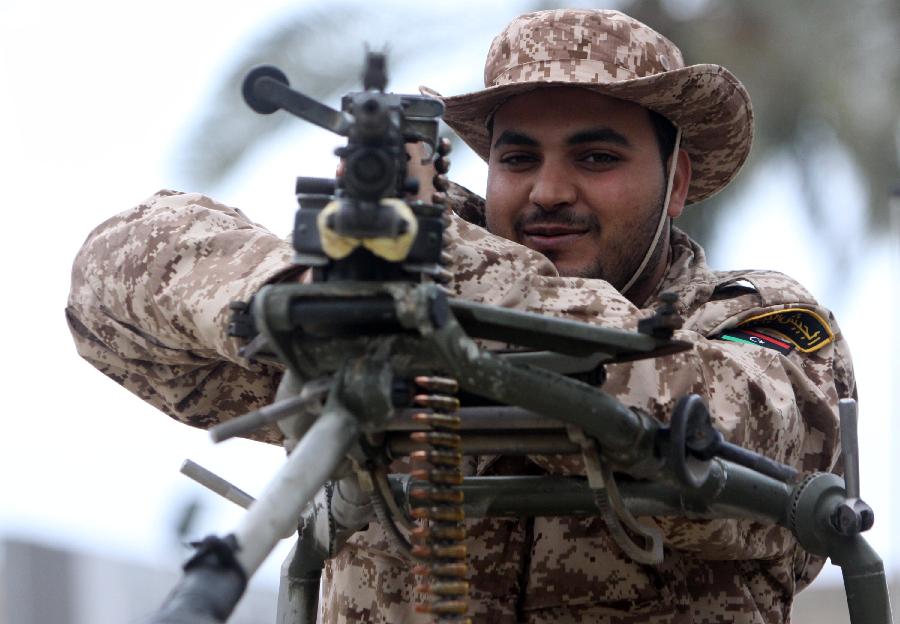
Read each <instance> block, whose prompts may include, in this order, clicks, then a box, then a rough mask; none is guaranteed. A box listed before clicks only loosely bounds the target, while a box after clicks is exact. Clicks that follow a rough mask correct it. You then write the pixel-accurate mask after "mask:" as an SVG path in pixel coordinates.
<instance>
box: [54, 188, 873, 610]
mask: <svg viewBox="0 0 900 624" xmlns="http://www.w3.org/2000/svg"><path fill="white" fill-rule="evenodd" d="M452 199H453V201H454V204H455V208H456V209H457V211H458V212H460V213H462V214H464V215H466V216H467V217H468V218H470V219H472V220H477V218H478V216H479V215H480V213H481V210H482V206H481V203H480V201H479V200H478V199H477V198H474V197H472V196H467V195H465V194H462V193H461V192H460V191H459V190H458V189H454V192H453V193H452ZM448 237H449V240H450V242H451V245H450V248H449V249H450V251H451V253H452V255H453V258H454V266H453V269H454V274H455V281H454V282H453V284H452V285H453V287H454V289H455V291H456V293H457V294H458V295H459V296H461V297H465V298H468V299H473V300H476V301H483V302H486V303H492V304H497V305H503V306H508V307H514V308H517V309H522V310H529V311H533V312H541V313H543V314H550V315H554V316H559V317H565V318H570V319H574V320H578V321H584V322H589V323H601V324H604V325H607V326H613V327H621V328H625V329H634V328H635V327H636V325H637V322H638V320H639V319H640V318H643V317H645V316H647V315H648V314H649V313H650V310H651V309H652V308H653V307H655V306H656V305H657V303H658V302H657V295H658V293H661V292H664V291H672V292H676V293H677V294H678V296H679V302H678V308H679V312H680V313H681V314H682V315H683V317H684V318H685V326H684V329H683V330H681V331H679V332H677V336H676V337H678V338H680V339H683V340H689V341H691V342H692V343H693V344H694V349H693V350H691V351H689V352H685V353H680V354H676V355H671V356H667V357H663V358H658V359H655V360H647V361H641V362H635V363H629V364H618V365H614V366H610V367H609V381H608V383H607V385H606V386H605V388H606V389H607V390H608V391H609V392H610V393H612V394H613V395H614V396H617V397H618V398H619V399H620V400H622V401H623V402H625V403H626V404H628V405H631V406H635V407H640V408H643V409H644V410H647V411H648V412H650V413H652V414H654V415H655V416H657V417H658V418H660V419H662V420H665V419H666V418H667V414H668V412H669V411H670V410H671V406H672V405H673V402H674V400H675V399H677V398H678V397H679V396H681V395H683V394H685V393H688V392H695V393H699V394H701V395H703V396H704V397H705V398H706V400H707V402H708V403H709V405H710V408H711V411H712V415H713V418H714V419H715V423H716V425H717V427H718V428H719V429H720V430H721V431H722V432H723V433H724V434H725V436H726V438H727V439H729V440H730V441H732V442H735V443H737V444H741V445H744V446H746V447H748V448H751V449H753V450H756V451H760V452H762V453H764V454H766V455H767V456H769V457H771V458H773V459H775V460H777V461H781V462H785V463H788V464H791V465H793V466H796V467H798V468H801V469H803V470H829V469H831V468H832V466H833V464H834V461H835V457H836V453H837V450H838V434H837V417H836V404H837V399H838V398H839V397H844V396H852V395H854V394H855V386H854V380H853V373H852V368H851V364H850V358H849V353H848V351H847V347H846V343H845V341H844V340H843V338H842V336H841V334H840V331H839V330H838V328H837V326H836V324H835V322H834V319H833V317H832V316H831V314H830V312H828V311H827V310H825V309H824V308H821V307H820V306H819V305H818V304H817V303H816V302H815V301H814V299H813V298H812V297H811V296H810V294H809V293H807V292H806V291H805V290H804V289H803V288H802V287H801V286H800V285H798V284H797V283H796V282H794V281H793V280H791V279H790V278H788V277H786V276H784V275H781V274H777V273H772V272H765V271H733V272H725V273H722V272H714V271H711V270H710V269H709V268H708V267H707V266H706V262H705V257H704V253H703V251H702V249H701V248H700V247H699V246H697V245H696V244H695V243H693V242H692V241H691V240H690V239H689V238H688V237H687V236H686V235H685V234H683V233H681V232H679V231H678V230H673V232H672V235H671V244H672V249H673V252H672V255H671V258H670V260H669V264H668V267H667V271H666V274H665V276H664V278H663V280H662V282H661V284H660V285H659V287H658V288H657V291H656V293H657V294H656V295H654V296H651V297H650V300H648V301H647V302H645V304H644V307H643V308H640V309H639V308H637V307H636V306H635V305H633V304H632V303H631V302H629V301H628V300H627V299H625V298H624V297H623V296H622V295H621V294H619V293H618V292H617V291H616V290H615V289H614V288H612V287H611V286H610V285H609V284H607V283H606V282H603V281H600V280H588V279H582V278H563V277H559V276H558V275H557V273H556V270H555V268H554V267H553V265H552V264H551V263H550V262H549V261H548V260H547V259H546V258H544V257H543V256H541V255H540V254H537V253H535V252H533V251H531V250H529V249H527V248H525V247H522V246H520V245H517V244H515V243H513V242H510V241H507V240H504V239H500V238H497V237H494V236H491V235H490V234H488V233H487V232H486V231H485V230H483V229H482V228H480V227H478V226H476V225H472V224H471V223H468V222H467V221H464V220H463V219H460V218H458V217H455V218H454V219H453V220H452V224H451V227H450V228H449V232H448ZM291 255H292V250H291V248H290V245H289V244H288V243H286V242H284V241H283V240H282V239H280V238H278V237H276V236H274V235H272V234H271V233H269V232H268V231H266V230H265V229H263V228H261V227H260V226H258V225H255V224H253V223H252V222H250V221H249V220H248V219H247V218H246V217H245V216H244V215H243V214H242V213H241V212H240V211H238V210H236V209H233V208H229V207H227V206H223V205H221V204H218V203H216V202H214V201H213V200H211V199H209V198H207V197H204V196H201V195H196V194H179V193H175V192H171V191H163V192H160V193H158V194H156V195H154V196H153V197H151V198H150V199H149V200H147V201H146V202H145V203H143V204H141V205H140V206H138V207H137V208H135V209H133V210H131V211H128V212H125V213H122V214H120V215H118V216H116V217H113V218H112V219H111V220H109V221H107V222H106V223H104V224H102V225H101V226H99V227H98V228H97V229H96V230H94V232H92V233H91V235H90V236H89V238H88V240H87V242H86V244H85V246H84V247H83V249H82V250H81V252H80V253H79V255H78V257H77V259H76V261H75V266H74V269H73V276H72V291H71V295H70V299H69V305H68V307H67V310H66V313H67V318H68V321H69V324H70V327H71V330H72V333H73V336H74V337H75V341H76V344H77V347H78V351H79V353H80V354H81V355H82V356H83V357H84V358H86V359H87V360H88V361H90V362H91V363H92V364H93V365H94V366H96V367H97V368H99V369H100V370H101V371H102V372H104V373H105V374H107V375H108V376H110V377H111V378H113V379H115V380H116V381H117V382H118V383H120V384H122V385H123V386H125V387H126V388H128V389H129V390H131V391H132V392H134V393H135V394H137V395H138V396H140V397H141V398H143V399H145V400H146V401H148V402H150V403H152V404H153V405H155V406H156V407H158V408H160V409H161V410H163V411H164V412H166V413H168V414H169V415H171V416H173V417H174V418H177V419H178V420H180V421H182V422H185V423H187V424H190V425H194V426H199V427H208V426H210V425H211V424H213V423H216V422H219V421H222V420H225V419H228V418H232V417H234V416H236V415H239V414H242V413H244V412H247V411H249V410H251V409H254V408H258V407H261V406H262V405H263V404H265V403H267V402H269V401H271V399H272V397H273V394H274V390H275V387H276V384H277V380H278V377H279V370H278V369H277V368H275V367H273V366H268V365H263V364H250V363H247V362H245V361H243V360H241V359H240V358H239V357H238V356H237V349H238V347H239V346H240V345H239V344H238V343H237V341H235V340H234V339H230V338H228V337H227V336H226V334H225V327H226V322H227V317H228V309H227V306H228V302H229V301H231V300H234V299H246V298H248V297H249V296H250V295H251V294H253V293H254V292H255V291H256V290H258V289H259V287H260V286H261V285H263V284H264V283H267V282H271V281H275V280H280V279H290V278H292V277H295V276H296V272H297V270H296V269H294V268H292V267H290V264H289V262H290V257H291ZM789 309H802V310H809V311H811V312H813V313H816V314H817V315H818V316H819V317H820V318H822V319H823V320H824V321H826V322H827V324H828V325H829V326H830V330H831V335H829V336H827V337H824V338H823V340H822V344H821V345H820V348H817V349H815V350H812V351H810V352H809V353H801V352H800V351H799V350H798V349H794V350H792V351H791V352H790V353H789V354H786V355H785V354H782V353H779V352H777V351H775V350H772V349H768V348H764V347H760V346H755V345H749V344H742V343H735V342H729V341H725V340H718V339H714V338H713V337H714V336H717V335H718V334H719V333H720V332H721V331H722V330H723V329H726V328H730V327H735V326H737V325H739V324H741V323H745V322H746V321H747V320H748V319H754V318H757V317H760V316H761V315H764V314H766V313H770V312H776V311H779V310H789ZM761 331H765V328H761ZM262 438H263V439H265V440H266V441H269V442H277V441H278V439H279V438H278V435H277V432H275V431H268V432H267V433H265V434H264V435H263V436H262ZM536 459H537V460H538V462H539V463H541V464H542V465H543V466H544V467H546V468H552V469H553V470H562V471H577V470H578V469H579V466H578V465H577V464H574V465H568V464H566V463H565V462H563V461H562V460H561V459H560V458H536ZM523 462H524V460H523ZM485 468H486V469H487V470H489V471H492V472H494V473H504V472H506V473H520V472H523V471H531V472H534V471H535V470H537V467H536V465H535V464H533V463H527V464H525V463H523V464H518V463H517V462H512V461H506V460H503V459H501V460H499V461H498V462H496V463H494V464H492V465H490V466H485V465H484V462H482V466H481V469H485ZM655 521H656V522H657V523H658V524H659V525H660V526H661V527H662V528H663V530H664V533H665V535H666V558H665V561H664V563H663V564H662V565H660V566H656V567H652V566H644V565H638V564H635V563H633V562H631V561H630V560H628V559H627V558H625V557H624V556H623V555H622V554H621V553H620V552H619V550H618V548H617V547H616V546H615V544H614V543H613V542H612V541H611V540H610V538H609V535H608V533H607V532H606V530H605V528H604V527H603V524H602V522H601V521H600V520H599V518H589V519H579V518H534V519H527V520H521V521H514V520H482V521H472V522H470V523H469V524H470V532H471V539H470V543H471V553H472V567H473V568H474V570H475V571H474V574H473V578H472V579H471V580H472V581H473V584H474V586H475V589H474V591H473V594H472V611H473V615H474V618H475V620H476V621H488V620H490V621H493V622H495V623H501V622H515V621H526V622H548V623H549V622H610V623H619V622H632V621H641V622H647V621H651V622H723V621H735V622H784V621H786V620H787V619H788V618H789V613H790V604H791V599H792V596H793V594H794V593H795V591H796V590H797V589H799V587H801V586H802V585H803V584H805V583H806V582H807V581H808V580H809V578H810V576H811V575H813V574H814V573H815V572H816V571H817V570H818V567H819V566H820V565H821V561H813V560H812V558H811V557H809V556H808V555H807V554H806V553H805V552H803V551H802V550H801V549H800V548H799V547H798V546H797V545H796V542H795V541H794V540H793V538H792V537H791V536H790V534H789V533H788V532H787V531H786V530H784V529H780V528H777V527H772V526H768V525H763V524H760V523H757V522H752V521H721V520H716V521H697V520H690V521H689V520H686V519H671V518H668V519H656V520H655ZM409 570H410V564H409V563H408V562H406V561H404V560H403V559H402V558H401V557H400V556H398V554H397V553H395V552H393V550H392V548H391V547H390V546H389V544H388V542H387V540H386V539H385V538H384V535H383V533H382V532H381V530H380V528H379V527H378V526H377V524H376V523H373V524H372V525H371V528H370V529H369V530H368V531H366V532H363V533H359V534H357V535H356V536H354V537H353V538H352V539H351V541H350V542H349V543H348V544H347V546H346V547H345V548H344V549H343V550H342V551H341V553H340V554H339V555H338V556H337V557H336V558H335V559H334V560H333V561H331V562H330V563H329V565H328V567H327V569H326V581H327V584H326V587H325V589H324V600H323V603H324V616H325V621H327V622H343V621H376V622H405V621H421V619H420V618H421V616H415V615H414V614H413V613H412V609H411V607H410V603H411V602H413V601H415V600H417V598H416V596H415V595H414V593H413V592H412V590H411V589H410V588H411V587H412V586H414V584H415V583H414V581H413V579H412V576H411V574H410V572H409Z"/></svg>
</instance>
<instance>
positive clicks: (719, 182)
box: [441, 65, 753, 204]
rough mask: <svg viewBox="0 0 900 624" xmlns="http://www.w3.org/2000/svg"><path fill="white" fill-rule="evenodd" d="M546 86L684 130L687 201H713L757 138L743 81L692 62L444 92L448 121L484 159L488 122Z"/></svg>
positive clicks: (714, 67) (487, 147)
mask: <svg viewBox="0 0 900 624" xmlns="http://www.w3.org/2000/svg"><path fill="white" fill-rule="evenodd" d="M547 87H581V88H585V89H589V90H591V91H596V92H597V93H601V94H603V95H608V96H610V97H615V98H619V99H622V100H627V101H629V102H634V103H636V104H640V105H641V106H643V107H645V108H648V109H650V110H652V111H655V112H657V113H659V114H660V115H663V116H664V117H666V118H667V119H669V120H670V121H671V122H672V123H674V124H675V125H677V126H678V127H679V128H681V146H682V148H684V149H685V150H686V151H687V153H688V154H689V156H690V158H691V170H692V176H691V184H690V187H689V189H688V195H687V203H690V204H693V203H696V202H699V201H701V200H704V199H707V198H709V197H711V196H713V195H715V194H716V193H718V192H719V191H720V190H722V189H723V188H725V186H727V185H728V183H729V182H730V181H731V180H732V179H733V178H734V176H735V175H737V172H738V171H739V170H740V168H741V166H742V165H743V164H744V161H745V160H746V159H747V156H748V155H749V153H750V146H751V144H752V142H753V109H752V107H751V104H750V96H749V94H748V93H747V91H746V89H745V88H744V86H743V85H742V84H741V83H740V81H739V80H738V79H737V78H735V77H734V75H733V74H732V73H731V72H729V71H728V70H727V69H725V68H724V67H721V66H719V65H691V66H689V67H684V68H680V69H675V70H671V71H667V72H664V73H659V74H654V75H652V76H647V77H645V78H634V79H631V80H622V81H618V82H608V83H602V84H601V83H596V82H571V81H559V80H552V81H551V80H548V81H531V82H515V83H509V84H504V85H498V86H494V87H489V88H487V89H484V90H481V91H475V92H473V93H466V94H463V95H455V96H450V97H441V100H442V101H443V102H444V106H445V107H446V109H445V111H444V117H443V118H444V121H445V122H447V125H449V126H450V127H451V128H452V129H453V130H454V131H455V132H456V133H457V134H458V135H459V136H460V138H461V139H462V140H463V141H465V142H466V144H468V145H469V147H471V148H472V149H473V150H474V151H475V153H476V154H478V155H479V156H481V158H483V159H484V160H488V158H489V156H490V141H491V137H490V133H489V131H488V128H487V122H488V120H489V119H490V117H492V116H493V114H494V112H496V110H497V109H498V108H499V107H500V106H501V105H502V104H503V103H504V102H505V101H506V100H508V99H509V98H511V97H514V96H516V95H519V94H522V93H525V92H528V91H533V90H535V89H542V88H547Z"/></svg>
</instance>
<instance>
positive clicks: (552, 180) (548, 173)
mask: <svg viewBox="0 0 900 624" xmlns="http://www.w3.org/2000/svg"><path fill="white" fill-rule="evenodd" d="M528 199H529V200H530V201H531V203H533V204H534V205H536V206H539V207H540V208H542V209H543V210H548V211H549V210H558V209H560V208H564V207H565V206H571V205H572V204H574V203H575V200H577V199H578V190H577V188H576V187H575V184H574V182H573V181H572V173H571V172H570V171H568V170H567V168H566V167H565V166H563V165H561V164H558V163H553V162H548V161H546V160H545V161H544V162H543V163H541V167H540V169H538V171H537V174H536V176H535V178H534V181H533V184H532V186H531V193H530V194H529V196H528Z"/></svg>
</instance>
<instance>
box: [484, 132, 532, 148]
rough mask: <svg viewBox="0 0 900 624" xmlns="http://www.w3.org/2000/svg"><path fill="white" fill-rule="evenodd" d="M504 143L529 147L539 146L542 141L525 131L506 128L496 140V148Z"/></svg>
mask: <svg viewBox="0 0 900 624" xmlns="http://www.w3.org/2000/svg"><path fill="white" fill-rule="evenodd" d="M503 145H527V146H528V147H538V146H539V145H540V143H538V142H537V140H535V139H534V138H532V137H530V136H528V135H527V134H525V133H524V132H517V131H516V130H504V131H503V133H502V134H501V135H500V136H499V137H498V138H497V140H496V141H495V142H494V149H496V148H498V147H501V146H503Z"/></svg>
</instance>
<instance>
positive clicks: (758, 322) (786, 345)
mask: <svg viewBox="0 0 900 624" xmlns="http://www.w3.org/2000/svg"><path fill="white" fill-rule="evenodd" d="M728 336H731V338H729V337H728ZM719 338H721V339H723V340H732V341H733V342H746V343H749V344H756V345H759V346H761V347H768V348H770V349H776V350H777V351H780V352H781V353H789V352H790V350H791V348H796V349H797V350H798V351H802V352H803V353H812V352H814V351H818V350H819V349H821V348H822V347H824V346H825V345H827V344H828V343H830V342H831V341H832V340H834V332H833V331H832V330H831V327H829V325H828V322H827V321H826V320H825V319H823V318H822V317H821V316H820V315H819V314H817V313H816V312H813V311H812V310H807V309H806V308H785V309H783V310H775V311H773V312H766V313H765V314H758V315H756V316H752V317H750V318H748V319H745V320H743V321H741V323H740V324H739V325H738V326H737V327H734V328H732V329H728V330H725V331H724V332H722V334H720V335H719ZM784 349H787V351H785V350H784Z"/></svg>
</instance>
